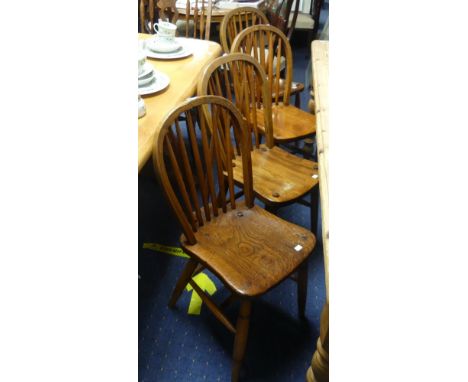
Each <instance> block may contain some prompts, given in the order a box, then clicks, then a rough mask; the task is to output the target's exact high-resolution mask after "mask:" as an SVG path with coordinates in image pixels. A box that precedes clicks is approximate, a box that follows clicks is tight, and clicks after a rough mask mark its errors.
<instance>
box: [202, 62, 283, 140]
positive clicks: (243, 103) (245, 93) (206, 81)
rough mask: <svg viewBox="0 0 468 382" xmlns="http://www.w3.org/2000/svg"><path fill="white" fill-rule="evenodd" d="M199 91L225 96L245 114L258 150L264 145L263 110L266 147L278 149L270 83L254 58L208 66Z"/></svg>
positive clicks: (205, 93)
mask: <svg viewBox="0 0 468 382" xmlns="http://www.w3.org/2000/svg"><path fill="white" fill-rule="evenodd" d="M197 92H198V94H199V95H217V96H221V97H224V98H227V99H228V100H230V101H231V102H233V103H234V104H235V105H236V107H237V108H238V109H239V111H240V112H241V113H242V116H243V118H244V121H245V122H246V125H247V127H248V132H249V133H250V135H251V136H252V137H253V138H252V140H253V145H254V146H255V147H256V148H259V146H260V136H259V134H260V133H259V129H258V126H257V112H256V111H257V109H261V110H263V114H264V121H265V136H266V144H267V147H269V148H272V147H273V146H274V139H273V127H272V126H273V122H272V117H271V92H270V83H269V82H268V80H267V78H266V74H265V71H264V70H263V69H262V67H261V66H260V64H259V63H258V62H257V61H256V60H255V59H254V58H253V57H251V56H249V55H247V54H243V53H234V54H228V55H225V56H222V57H218V58H217V59H215V60H214V61H212V62H211V63H210V64H208V65H207V66H206V67H205V69H204V71H203V74H202V78H201V80H200V81H199V82H198V89H197ZM249 142H251V141H249ZM236 145H237V140H236ZM251 148H252V146H251Z"/></svg>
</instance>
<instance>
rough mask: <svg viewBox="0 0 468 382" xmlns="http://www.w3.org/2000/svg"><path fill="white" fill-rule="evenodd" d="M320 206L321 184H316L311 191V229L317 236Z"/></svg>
mask: <svg viewBox="0 0 468 382" xmlns="http://www.w3.org/2000/svg"><path fill="white" fill-rule="evenodd" d="M318 206H319V186H318V185H316V186H315V187H313V188H312V191H311V192H310V230H311V231H312V233H313V234H314V235H315V237H317V223H318Z"/></svg>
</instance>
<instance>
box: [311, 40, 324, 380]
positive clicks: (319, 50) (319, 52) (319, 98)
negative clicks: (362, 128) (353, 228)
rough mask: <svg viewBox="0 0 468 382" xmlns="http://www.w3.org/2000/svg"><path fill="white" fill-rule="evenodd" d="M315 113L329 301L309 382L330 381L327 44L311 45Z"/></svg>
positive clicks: (321, 322)
mask: <svg viewBox="0 0 468 382" xmlns="http://www.w3.org/2000/svg"><path fill="white" fill-rule="evenodd" d="M312 57H313V63H312V68H313V77H314V94H315V113H316V116H317V150H318V161H319V179H320V201H321V206H322V235H323V256H324V265H325V287H326V294H327V301H326V303H325V304H324V307H323V310H322V315H321V317H320V336H319V338H318V340H317V349H316V351H315V353H314V355H313V356H312V360H311V366H310V367H309V369H308V370H307V374H306V379H307V382H328V380H329V326H328V321H329V305H328V304H329V271H328V264H329V256H328V240H329V227H328V131H329V130H328V41H318V40H317V41H314V42H312Z"/></svg>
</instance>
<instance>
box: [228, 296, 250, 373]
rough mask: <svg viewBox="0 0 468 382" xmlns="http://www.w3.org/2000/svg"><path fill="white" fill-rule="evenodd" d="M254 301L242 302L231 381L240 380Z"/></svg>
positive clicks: (235, 339)
mask: <svg viewBox="0 0 468 382" xmlns="http://www.w3.org/2000/svg"><path fill="white" fill-rule="evenodd" d="M251 309H252V302H251V301H250V300H243V301H242V302H241V306H240V311H239V317H238V318H237V325H236V337H235V338H234V356H233V364H232V375H231V382H237V381H238V380H239V372H240V368H241V364H242V360H243V359H244V354H245V348H246V345H247V336H248V334H249V323H250V311H251Z"/></svg>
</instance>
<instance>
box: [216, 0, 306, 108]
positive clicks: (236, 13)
mask: <svg viewBox="0 0 468 382" xmlns="http://www.w3.org/2000/svg"><path fill="white" fill-rule="evenodd" d="M260 24H264V25H266V24H270V21H269V20H268V18H267V16H266V15H265V14H264V13H263V12H262V11H261V10H259V9H257V8H253V7H240V8H235V9H232V10H231V11H229V12H228V13H227V14H226V16H224V18H223V21H222V22H221V26H220V28H219V32H220V40H221V45H222V47H223V50H224V52H225V53H229V52H230V50H231V46H232V43H233V41H234V39H235V38H236V36H237V35H238V34H239V33H240V32H241V31H242V30H244V29H245V28H248V27H250V26H253V25H260ZM283 67H284V61H283V60H281V69H283ZM280 86H281V89H280V95H281V94H282V92H283V86H284V82H283V81H280ZM303 90H304V84H303V83H301V82H294V81H292V82H291V89H290V94H291V96H293V95H294V96H295V101H294V104H295V106H296V107H301V92H302V91H303Z"/></svg>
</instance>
